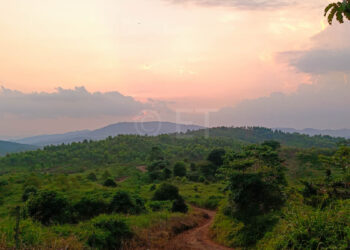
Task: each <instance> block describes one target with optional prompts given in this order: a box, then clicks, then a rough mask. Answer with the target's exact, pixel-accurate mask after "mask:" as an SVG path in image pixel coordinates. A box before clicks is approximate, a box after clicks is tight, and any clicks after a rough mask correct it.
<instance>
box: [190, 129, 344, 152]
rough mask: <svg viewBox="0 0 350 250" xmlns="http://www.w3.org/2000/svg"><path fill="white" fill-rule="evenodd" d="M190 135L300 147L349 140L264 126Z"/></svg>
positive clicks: (323, 146) (333, 146)
mask: <svg viewBox="0 0 350 250" xmlns="http://www.w3.org/2000/svg"><path fill="white" fill-rule="evenodd" d="M188 135H192V136H209V137H212V138H225V139H233V140H238V141H241V142H244V143H261V142H263V141H265V140H276V141H278V142H280V143H281V144H282V145H285V146H289V147H300V148H312V147H319V148H335V147H337V145H338V144H339V143H346V141H347V140H346V139H344V138H341V137H331V136H327V135H324V136H322V135H315V136H310V135H305V134H299V133H286V132H282V131H280V130H273V129H269V128H264V127H237V128H234V127H231V128H229V127H219V128H211V129H207V130H197V131H191V132H189V133H188Z"/></svg>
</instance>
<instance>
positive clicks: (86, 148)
mask: <svg viewBox="0 0 350 250" xmlns="http://www.w3.org/2000/svg"><path fill="white" fill-rule="evenodd" d="M266 140H276V141H278V142H280V143H281V144H282V145H283V146H288V147H298V148H312V147H316V148H329V149H334V148H336V147H337V145H338V144H340V143H343V144H344V143H347V140H345V139H343V138H334V137H330V136H308V135H301V134H297V133H294V134H288V133H283V132H280V131H273V130H271V129H267V128H258V127H255V128H224V127H222V128H212V129H209V130H199V131H193V132H188V133H183V134H171V135H159V136H139V135H119V136H117V137H113V138H112V137H109V138H107V139H105V140H101V141H87V140H85V141H84V142H79V143H72V144H68V145H64V144H62V145H59V146H46V147H44V148H43V149H42V150H37V151H33V152H24V153H19V154H13V155H10V156H8V157H6V158H2V159H0V166H3V168H5V167H9V166H14V167H23V166H25V167H39V168H51V167H56V166H60V167H65V166H66V167H69V168H71V169H72V168H73V169H74V170H76V168H75V167H77V166H81V165H82V164H83V165H84V166H86V167H88V166H94V165H96V164H101V165H108V164H115V163H118V164H140V163H143V162H144V161H146V160H147V155H148V154H149V151H150V149H151V148H152V147H153V146H161V147H162V149H163V151H164V153H165V155H166V156H167V158H168V159H169V160H171V161H172V160H176V159H179V158H184V159H188V160H192V161H195V160H198V159H202V158H203V157H204V156H205V155H207V154H208V152H210V151H211V150H213V149H214V148H218V147H220V148H226V149H238V148H240V147H241V146H242V145H246V144H250V143H261V142H264V141H266ZM27 147H29V148H30V146H27ZM18 149H20V147H19V148H18ZM22 150H23V148H22ZM19 151H20V150H19ZM73 169H72V171H73Z"/></svg>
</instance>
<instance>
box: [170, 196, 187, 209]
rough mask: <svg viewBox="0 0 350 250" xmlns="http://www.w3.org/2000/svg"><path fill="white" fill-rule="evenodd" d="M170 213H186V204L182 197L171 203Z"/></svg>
mask: <svg viewBox="0 0 350 250" xmlns="http://www.w3.org/2000/svg"><path fill="white" fill-rule="evenodd" d="M171 211H172V212H180V213H187V211H188V206H187V205H186V203H185V201H184V199H183V198H182V197H179V198H178V199H176V200H174V201H173V205H172V207H171Z"/></svg>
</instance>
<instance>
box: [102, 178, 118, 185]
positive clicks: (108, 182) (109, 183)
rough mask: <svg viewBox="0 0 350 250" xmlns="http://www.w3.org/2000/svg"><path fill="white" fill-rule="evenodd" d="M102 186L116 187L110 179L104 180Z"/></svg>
mask: <svg viewBox="0 0 350 250" xmlns="http://www.w3.org/2000/svg"><path fill="white" fill-rule="evenodd" d="M103 186H105V187H116V186H117V183H115V181H114V180H112V179H111V178H108V179H107V180H105V181H104V182H103Z"/></svg>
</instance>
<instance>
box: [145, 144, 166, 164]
mask: <svg viewBox="0 0 350 250" xmlns="http://www.w3.org/2000/svg"><path fill="white" fill-rule="evenodd" d="M161 160H164V156H163V152H162V150H161V149H160V148H159V147H157V146H156V147H152V150H151V153H150V155H149V161H161Z"/></svg>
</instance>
